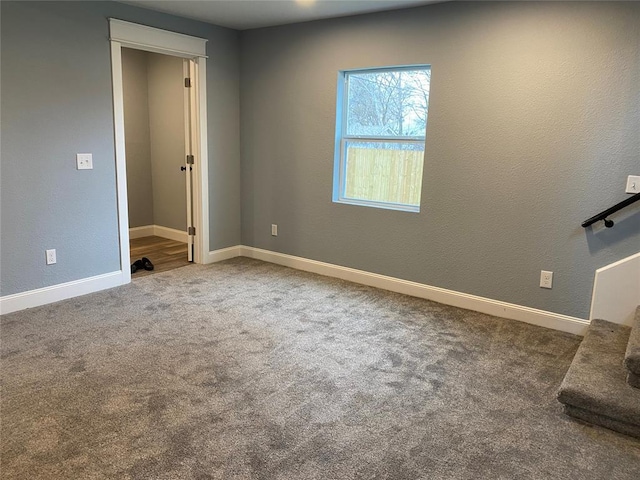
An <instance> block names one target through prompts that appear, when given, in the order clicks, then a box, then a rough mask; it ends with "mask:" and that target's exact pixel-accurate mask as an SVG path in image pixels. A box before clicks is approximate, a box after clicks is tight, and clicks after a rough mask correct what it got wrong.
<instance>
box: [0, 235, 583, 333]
mask: <svg viewBox="0 0 640 480" xmlns="http://www.w3.org/2000/svg"><path fill="white" fill-rule="evenodd" d="M238 256H243V257H248V258H255V259H257V260H262V261H265V262H270V263H275V264H277V265H282V266H285V267H290V268H295V269H297V270H302V271H305V272H311V273H316V274H319V275H324V276H327V277H333V278H340V279H342V280H347V281H349V282H354V283H359V284H362V285H368V286H371V287H376V288H380V289H383V290H389V291H392V292H396V293H401V294H404V295H410V296H412V297H418V298H424V299H427V300H432V301H435V302H438V303H443V304H445V305H452V306H455V307H460V308H465V309H468V310H474V311H477V312H481V313H486V314H488V315H495V316H497V317H502V318H507V319H510V320H517V321H520V322H525V323H530V324H532V325H538V326H541V327H546V328H552V329H554V330H560V331H563V332H568V333H573V334H575V335H584V333H585V332H586V330H587V327H588V326H589V321H588V320H584V319H581V318H576V317H570V316H568V315H561V314H558V313H553V312H547V311H544V310H538V309H535V308H531V307H525V306H522V305H516V304H513V303H507V302H502V301H499V300H492V299H490V298H484V297H478V296H476V295H470V294H467V293H462V292H456V291H454V290H447V289H444V288H439V287H432V286H430V285H424V284H421V283H416V282H410V281H407V280H402V279H399V278H394V277H388V276H385V275H379V274H376V273H370V272H366V271H363V270H356V269H354V268H348V267H342V266H340V265H333V264H331V263H325V262H319V261H316V260H309V259H306V258H302V257H295V256H293V255H287V254H284V253H278V252H272V251H270V250H262V249H260V248H254V247H247V246H244V245H236V246H233V247H227V248H222V249H219V250H214V251H211V252H208V255H207V256H206V258H205V259H204V261H203V263H214V262H220V261H222V260H227V259H230V258H234V257H238ZM129 278H130V276H129ZM129 281H130V280H129ZM124 283H128V281H124V275H123V274H122V272H113V273H108V274H104V275H98V276H96V277H90V278H86V279H82V280H77V281H74V282H68V283H64V284H60V285H54V286H52V287H45V288H41V289H38V290H31V291H29V292H23V293H17V294H15V295H8V296H5V297H0V312H1V313H3V314H4V313H10V312H15V311H17V310H23V309H25V308H30V307H36V306H39V305H45V304H47V303H52V302H57V301H59V300H64V299H67V298H72V297H76V296H79V295H84V294H87V293H92V292H96V291H99V290H103V289H105V288H111V287H116V286H118V285H122V284H124Z"/></svg>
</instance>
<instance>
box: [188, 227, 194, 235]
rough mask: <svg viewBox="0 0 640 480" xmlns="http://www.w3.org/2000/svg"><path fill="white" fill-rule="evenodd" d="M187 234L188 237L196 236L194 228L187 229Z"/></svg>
mask: <svg viewBox="0 0 640 480" xmlns="http://www.w3.org/2000/svg"><path fill="white" fill-rule="evenodd" d="M187 234H189V235H195V234H196V227H189V228H188V229H187Z"/></svg>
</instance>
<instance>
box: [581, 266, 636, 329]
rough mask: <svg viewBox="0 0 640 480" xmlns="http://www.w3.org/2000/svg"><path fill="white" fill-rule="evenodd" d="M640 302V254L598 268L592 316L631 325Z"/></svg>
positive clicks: (592, 298)
mask: <svg viewBox="0 0 640 480" xmlns="http://www.w3.org/2000/svg"><path fill="white" fill-rule="evenodd" d="M638 305H640V253H636V254H635V255H631V256H630V257H627V258H623V259H622V260H620V261H618V262H615V263H612V264H611V265H607V266H606V267H602V268H599V269H598V270H596V275H595V279H594V282H593V295H592V297H591V313H590V314H589V319H590V320H593V319H594V318H601V319H603V320H607V321H609V322H613V323H619V324H622V325H628V326H631V325H632V324H633V319H634V317H635V313H636V308H638Z"/></svg>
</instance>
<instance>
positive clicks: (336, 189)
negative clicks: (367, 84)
mask: <svg viewBox="0 0 640 480" xmlns="http://www.w3.org/2000/svg"><path fill="white" fill-rule="evenodd" d="M427 69H429V70H430V69H431V65H428V64H420V65H403V66H391V67H375V68H360V69H356V70H341V71H340V72H339V73H338V88H337V104H336V138H335V159H334V178H333V201H334V202H335V203H345V204H348V205H360V206H366V207H375V208H384V209H388V210H401V211H405V212H415V213H419V212H420V205H419V204H418V205H411V204H406V203H394V202H380V201H375V200H364V199H357V198H350V197H346V196H345V190H346V178H345V172H346V151H345V148H346V145H347V142H349V141H352V142H353V141H356V142H357V141H367V142H370V143H376V142H379V143H402V144H407V143H414V144H419V145H422V147H423V148H424V147H425V143H426V131H425V135H422V136H405V137H393V136H379V135H349V134H348V131H347V129H348V120H347V119H348V113H349V112H348V109H349V105H348V101H349V76H351V75H357V74H360V73H375V72H388V71H392V72H400V71H403V70H427ZM420 181H421V182H422V179H421V180H420ZM420 196H421V197H422V195H420Z"/></svg>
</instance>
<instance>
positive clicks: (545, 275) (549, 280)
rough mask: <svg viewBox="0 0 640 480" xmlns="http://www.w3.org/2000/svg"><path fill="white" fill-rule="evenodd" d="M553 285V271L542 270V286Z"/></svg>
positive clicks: (548, 286) (549, 286)
mask: <svg viewBox="0 0 640 480" xmlns="http://www.w3.org/2000/svg"><path fill="white" fill-rule="evenodd" d="M552 285H553V272H547V271H546V270H541V271H540V287H541V288H551V287H552Z"/></svg>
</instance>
